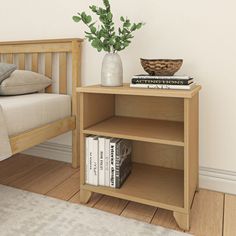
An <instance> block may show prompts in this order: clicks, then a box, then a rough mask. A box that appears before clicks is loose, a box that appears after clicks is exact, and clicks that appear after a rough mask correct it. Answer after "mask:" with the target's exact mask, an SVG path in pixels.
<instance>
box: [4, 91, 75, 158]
mask: <svg viewBox="0 0 236 236" xmlns="http://www.w3.org/2000/svg"><path fill="white" fill-rule="evenodd" d="M0 106H1V108H2V113H3V114H2V115H3V117H2V119H3V121H2V122H1V118H0V122H1V123H0V129H1V130H4V127H3V125H4V123H5V128H6V130H7V132H8V136H12V135H17V134H20V133H22V132H25V131H27V130H30V129H34V128H37V127H40V126H42V125H45V124H48V123H50V122H53V121H56V120H59V119H63V118H65V117H67V116H70V115H71V97H70V96H69V95H59V94H47V93H37V94H28V95H20V96H9V97H7V96H6V97H0ZM0 116H1V114H0ZM2 137H3V136H2ZM2 137H1V134H0V138H1V141H3V138H2ZM4 141H5V142H6V140H4ZM0 147H1V146H0ZM1 152H2V150H1V149H0V160H1Z"/></svg>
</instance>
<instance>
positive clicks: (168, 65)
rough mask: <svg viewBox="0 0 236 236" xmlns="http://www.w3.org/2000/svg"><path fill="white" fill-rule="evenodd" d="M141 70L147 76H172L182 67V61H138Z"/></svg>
mask: <svg viewBox="0 0 236 236" xmlns="http://www.w3.org/2000/svg"><path fill="white" fill-rule="evenodd" d="M140 60H141V64H142V67H143V69H144V70H145V71H146V72H147V73H148V74H149V75H157V76H172V75H174V74H175V73H176V72H177V71H178V70H179V69H180V67H181V66H182V64H183V60H182V59H176V60H170V59H151V60H150V59H142V58H141V59H140Z"/></svg>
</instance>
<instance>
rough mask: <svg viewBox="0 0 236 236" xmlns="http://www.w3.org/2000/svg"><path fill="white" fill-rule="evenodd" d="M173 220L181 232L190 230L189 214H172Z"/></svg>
mask: <svg viewBox="0 0 236 236" xmlns="http://www.w3.org/2000/svg"><path fill="white" fill-rule="evenodd" d="M173 215H174V218H175V220H176V222H177V224H178V226H179V227H180V228H181V229H183V230H187V231H188V230H189V229H190V222H189V221H190V219H189V218H190V216H189V214H185V213H179V212H173Z"/></svg>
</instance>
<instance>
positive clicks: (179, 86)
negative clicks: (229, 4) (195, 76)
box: [130, 83, 196, 90]
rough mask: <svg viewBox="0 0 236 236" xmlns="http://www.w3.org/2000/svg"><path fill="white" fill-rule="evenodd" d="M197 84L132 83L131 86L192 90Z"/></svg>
mask: <svg viewBox="0 0 236 236" xmlns="http://www.w3.org/2000/svg"><path fill="white" fill-rule="evenodd" d="M195 86H196V84H195V83H192V84H190V85H168V84H130V87H131V88H147V89H178V90H191V89H192V88H194V87H195Z"/></svg>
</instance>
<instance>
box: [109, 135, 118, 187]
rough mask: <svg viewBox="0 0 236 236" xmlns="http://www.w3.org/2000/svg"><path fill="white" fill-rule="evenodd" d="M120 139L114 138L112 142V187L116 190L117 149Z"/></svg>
mask: <svg viewBox="0 0 236 236" xmlns="http://www.w3.org/2000/svg"><path fill="white" fill-rule="evenodd" d="M119 141H120V139H117V138H113V139H111V141H110V187H112V188H115V186H116V178H115V168H116V148H117V144H118V142H119Z"/></svg>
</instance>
